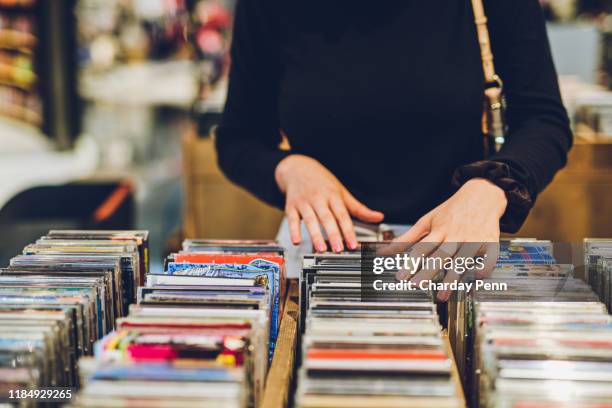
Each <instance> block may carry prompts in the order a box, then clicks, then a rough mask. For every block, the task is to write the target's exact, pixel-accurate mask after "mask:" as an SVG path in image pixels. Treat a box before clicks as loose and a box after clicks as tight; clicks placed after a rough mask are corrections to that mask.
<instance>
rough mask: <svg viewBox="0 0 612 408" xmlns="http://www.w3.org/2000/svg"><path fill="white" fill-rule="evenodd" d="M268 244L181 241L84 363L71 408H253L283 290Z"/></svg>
mask: <svg viewBox="0 0 612 408" xmlns="http://www.w3.org/2000/svg"><path fill="white" fill-rule="evenodd" d="M284 267H285V266H284V258H283V249H282V248H281V247H279V246H278V244H277V243H276V242H274V241H227V240H225V241H212V240H186V241H185V242H184V243H183V249H182V251H180V252H179V253H175V254H172V255H170V256H169V257H168V259H167V260H166V265H165V268H164V269H165V270H164V271H163V272H151V273H149V274H148V275H147V277H146V284H145V285H144V286H142V287H140V288H138V290H137V304H136V305H132V306H131V307H130V309H129V315H128V316H127V317H124V318H120V319H119V320H118V321H117V327H116V330H115V331H113V332H111V333H109V334H108V335H106V336H105V337H104V338H103V339H102V340H100V341H99V342H97V343H96V345H95V348H94V357H93V358H86V359H82V360H81V363H80V373H81V378H82V382H83V385H84V386H83V388H82V390H81V391H80V392H79V394H78V395H77V398H76V400H75V401H73V404H72V405H73V406H75V407H77V406H82V407H88V406H96V407H114V406H127V405H126V404H128V405H129V404H132V405H133V406H135V405H134V404H136V405H138V406H156V407H193V406H198V407H211V408H212V407H215V408H216V407H224V408H225V407H227V408H233V407H236V408H242V407H247V406H248V407H257V406H258V404H259V402H260V399H261V396H262V393H263V387H264V383H265V378H266V373H267V367H268V360H269V357H270V352H271V350H272V349H273V347H274V341H275V339H276V336H277V334H278V326H279V321H280V316H281V313H282V311H281V305H282V303H283V302H282V299H283V296H284V290H285V271H284Z"/></svg>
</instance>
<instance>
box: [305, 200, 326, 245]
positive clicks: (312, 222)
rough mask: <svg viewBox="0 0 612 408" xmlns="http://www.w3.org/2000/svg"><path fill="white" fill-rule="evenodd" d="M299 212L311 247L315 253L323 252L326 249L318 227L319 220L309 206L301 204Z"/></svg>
mask: <svg viewBox="0 0 612 408" xmlns="http://www.w3.org/2000/svg"><path fill="white" fill-rule="evenodd" d="M299 211H300V215H301V216H302V219H303V220H304V224H306V229H307V230H308V233H309V234H310V239H311V240H312V246H313V247H314V249H315V250H316V251H317V252H324V251H325V250H326V249H327V245H325V240H324V239H323V235H322V234H321V228H320V227H319V220H318V219H317V216H316V215H315V212H314V210H313V209H312V207H311V206H310V205H309V204H302V205H301V206H300V208H299Z"/></svg>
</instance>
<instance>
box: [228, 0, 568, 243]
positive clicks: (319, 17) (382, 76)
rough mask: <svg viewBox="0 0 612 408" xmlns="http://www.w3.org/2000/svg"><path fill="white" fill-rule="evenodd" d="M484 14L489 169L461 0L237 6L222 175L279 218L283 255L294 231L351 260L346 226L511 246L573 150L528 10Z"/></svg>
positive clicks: (517, 5) (468, 22)
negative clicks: (498, 120) (501, 111)
mask: <svg viewBox="0 0 612 408" xmlns="http://www.w3.org/2000/svg"><path fill="white" fill-rule="evenodd" d="M484 7H485V10H486V13H487V16H488V20H489V23H488V26H489V31H490V35H491V43H492V49H493V54H494V56H495V64H496V69H497V71H498V73H499V75H500V76H501V78H502V79H503V81H504V85H505V92H506V99H507V105H508V108H507V112H506V115H507V123H508V126H509V134H508V137H507V141H506V143H505V145H504V147H503V148H502V149H501V151H500V152H499V153H497V154H494V155H492V156H490V157H488V158H487V159H486V160H484V157H483V148H482V133H481V114H482V101H483V86H484V84H483V69H482V62H481V57H480V48H479V45H478V41H477V36H476V29H475V24H474V15H473V12H472V8H471V4H470V0H427V1H387V2H373V1H364V0H352V1H350V2H345V1H322V0H314V1H309V2H297V1H280V0H239V3H238V6H237V9H236V17H235V30H234V38H233V44H232V50H231V56H232V67H231V72H230V84H229V94H228V99H227V105H226V108H225V112H224V115H223V119H222V122H221V124H220V126H219V128H218V131H217V150H218V156H219V164H220V166H221V168H222V169H223V171H224V172H225V173H226V175H227V176H228V177H229V178H230V179H232V180H233V181H235V182H236V183H238V184H239V185H241V186H243V187H244V188H246V189H248V190H250V191H251V192H252V193H253V194H255V195H256V196H258V197H259V198H261V199H262V200H264V201H266V202H268V203H270V204H273V205H275V206H278V207H281V208H282V207H284V209H285V213H286V217H287V219H288V221H289V226H290V231H291V238H292V241H293V243H294V244H297V243H299V242H300V241H301V240H302V239H303V237H302V236H301V233H300V221H301V220H302V221H304V224H305V225H306V228H307V230H308V232H309V234H310V236H311V238H312V242H313V245H314V247H315V248H316V250H318V251H324V250H326V249H328V248H326V243H325V240H324V239H323V236H324V235H323V234H322V231H323V232H324V233H325V234H326V235H327V237H328V238H329V243H330V245H331V250H333V251H341V250H343V248H344V246H345V245H346V246H347V247H349V248H354V247H355V246H356V244H357V242H356V239H355V233H354V229H353V224H352V221H351V219H352V218H356V219H359V220H363V221H367V222H380V221H382V220H383V219H384V220H385V221H386V222H392V223H406V224H414V226H413V227H412V228H411V229H410V230H409V231H408V232H407V233H406V234H405V235H403V236H402V237H401V240H402V241H406V242H417V241H420V240H423V241H428V242H438V243H440V242H448V243H459V242H497V241H498V239H499V234H500V230H503V231H508V232H514V231H517V230H518V228H519V227H520V226H521V224H522V223H523V221H524V219H525V217H526V216H527V214H528V212H529V209H530V208H531V206H533V203H534V201H535V199H536V196H537V195H538V193H539V192H540V191H542V189H543V188H544V187H545V186H546V185H547V184H548V183H549V182H550V181H551V179H552V178H553V176H554V174H555V172H557V171H558V170H559V169H560V168H561V167H563V166H564V164H565V162H566V155H567V151H568V150H569V148H570V147H571V144H572V135H571V132H570V129H569V121H568V118H567V114H566V111H565V109H564V107H563V105H562V102H561V98H560V95H559V89H558V84H557V76H556V73H555V68H554V65H553V61H552V58H551V54H550V48H549V44H548V39H547V35H546V29H545V23H544V19H543V17H542V11H541V9H540V6H539V3H538V1H537V0H488V1H486V0H485V2H484ZM282 133H284V134H285V135H286V137H287V139H288V141H289V143H290V145H291V150H290V151H281V150H279V148H278V145H279V142H280V141H281V134H282ZM447 250H448V251H451V252H456V251H458V250H459V246H458V245H450V247H447Z"/></svg>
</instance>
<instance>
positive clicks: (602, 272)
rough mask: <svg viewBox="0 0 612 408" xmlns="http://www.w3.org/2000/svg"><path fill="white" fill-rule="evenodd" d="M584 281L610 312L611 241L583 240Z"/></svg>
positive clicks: (611, 308)
mask: <svg viewBox="0 0 612 408" xmlns="http://www.w3.org/2000/svg"><path fill="white" fill-rule="evenodd" d="M584 261H585V265H586V279H587V282H588V283H589V284H590V285H591V287H592V288H593V290H594V291H595V293H597V295H598V296H599V298H600V299H601V301H602V302H604V303H605V304H606V306H607V307H608V311H610V312H612V239H597V238H587V239H585V240H584Z"/></svg>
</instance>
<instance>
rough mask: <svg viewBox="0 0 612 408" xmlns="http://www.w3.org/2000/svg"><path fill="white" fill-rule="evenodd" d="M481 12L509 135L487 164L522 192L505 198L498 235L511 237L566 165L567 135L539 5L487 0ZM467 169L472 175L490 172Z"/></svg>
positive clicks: (531, 1)
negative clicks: (501, 171) (505, 171)
mask: <svg viewBox="0 0 612 408" xmlns="http://www.w3.org/2000/svg"><path fill="white" fill-rule="evenodd" d="M485 10H486V12H487V15H488V17H489V31H490V36H491V46H492V51H493V55H494V58H495V68H496V70H497V72H498V74H499V75H500V77H501V78H502V80H503V82H504V89H505V95H506V102H507V109H506V122H507V125H508V130H509V131H508V136H507V138H506V142H505V144H504V146H503V147H502V149H501V150H500V152H498V153H497V154H495V155H492V156H491V157H489V161H492V162H496V163H498V164H499V163H501V164H502V165H503V166H502V167H500V168H507V169H508V170H509V174H508V176H509V177H510V179H512V180H515V181H517V182H518V185H520V188H519V190H522V194H519V196H520V199H519V198H517V197H513V196H512V195H510V196H509V197H508V198H509V204H508V206H509V208H508V210H507V214H506V216H505V217H504V218H502V229H503V230H505V231H507V232H516V230H518V229H519V228H520V226H521V225H522V223H523V222H524V220H525V218H526V216H527V214H528V212H529V209H530V208H531V207H532V206H533V204H534V203H535V199H536V197H537V195H538V194H539V193H540V192H541V191H542V190H543V189H544V188H545V187H546V186H547V185H548V183H550V181H551V180H552V178H553V177H554V175H555V173H556V172H557V171H558V170H560V169H561V168H562V167H563V166H564V165H565V163H566V160H567V152H568V151H569V149H570V148H571V146H572V132H571V130H570V126H569V119H568V116H567V112H566V110H565V108H564V107H563V103H562V101H561V96H560V92H559V85H558V82H557V74H556V71H555V67H554V64H553V60H552V55H551V52H550V45H549V43H548V36H547V33H546V25H545V21H544V17H543V13H542V10H541V7H540V5H539V2H538V0H489V1H487V2H485ZM469 166H470V165H468V167H469ZM472 166H473V167H474V168H473V169H469V170H470V171H471V170H474V172H473V173H478V172H477V171H475V170H476V169H477V168H480V169H486V168H487V167H490V166H486V165H483V163H475V164H473V165H472ZM493 167H495V166H493ZM461 170H463V172H464V173H466V171H465V170H466V169H461ZM483 171H484V170H483ZM467 173H469V171H468V172H467ZM515 190H516V184H515ZM525 193H526V194H525ZM525 198H527V200H525ZM516 206H520V207H521V208H518V207H517V208H513V207H516ZM517 214H520V215H518V216H516V215H517ZM509 218H513V219H511V220H509ZM504 221H505V222H504ZM504 227H505V228H504Z"/></svg>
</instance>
